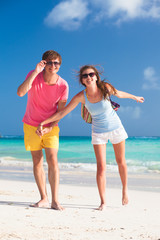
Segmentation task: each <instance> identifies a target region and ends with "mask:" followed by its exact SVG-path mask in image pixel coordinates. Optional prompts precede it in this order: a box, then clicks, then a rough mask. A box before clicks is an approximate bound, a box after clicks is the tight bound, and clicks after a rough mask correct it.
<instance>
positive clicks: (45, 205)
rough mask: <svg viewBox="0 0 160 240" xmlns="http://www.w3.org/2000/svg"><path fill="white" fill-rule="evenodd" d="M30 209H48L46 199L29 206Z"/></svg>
mask: <svg viewBox="0 0 160 240" xmlns="http://www.w3.org/2000/svg"><path fill="white" fill-rule="evenodd" d="M30 207H37V208H49V202H48V200H47V199H42V200H40V201H39V202H37V203H34V204H31V205H30Z"/></svg>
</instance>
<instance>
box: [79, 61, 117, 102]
mask: <svg viewBox="0 0 160 240" xmlns="http://www.w3.org/2000/svg"><path fill="white" fill-rule="evenodd" d="M89 68H90V69H92V70H93V71H94V72H95V74H96V76H97V82H96V83H97V87H98V88H99V89H100V91H101V93H102V96H103V97H104V99H109V97H110V95H111V93H110V92H109V90H108V88H107V86H106V82H105V80H103V81H102V80H101V78H100V74H102V73H101V72H100V71H98V70H97V68H96V67H94V66H93V65H84V66H82V67H81V68H80V70H79V75H78V76H79V82H80V83H81V84H82V85H84V86H85V87H86V85H85V84H84V83H83V82H82V75H83V72H84V71H85V70H87V69H89ZM107 84H108V85H109V86H110V87H111V90H112V92H113V93H116V89H115V88H114V87H113V86H112V85H111V84H110V83H108V82H107Z"/></svg>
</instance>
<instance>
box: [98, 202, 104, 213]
mask: <svg viewBox="0 0 160 240" xmlns="http://www.w3.org/2000/svg"><path fill="white" fill-rule="evenodd" d="M105 209H106V204H105V203H102V204H101V205H100V206H99V207H98V208H97V210H99V211H103V210H105Z"/></svg>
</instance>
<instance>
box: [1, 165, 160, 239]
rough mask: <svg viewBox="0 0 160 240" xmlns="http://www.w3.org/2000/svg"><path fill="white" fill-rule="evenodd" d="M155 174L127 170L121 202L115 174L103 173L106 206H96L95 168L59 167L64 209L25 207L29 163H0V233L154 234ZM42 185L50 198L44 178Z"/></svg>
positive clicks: (157, 218)
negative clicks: (126, 186) (125, 193)
mask: <svg viewBox="0 0 160 240" xmlns="http://www.w3.org/2000/svg"><path fill="white" fill-rule="evenodd" d="M159 180H160V176H159V175H158V174H157V175H156V174H135V173H134V174H130V175H129V198H130V202H129V205H128V206H125V207H124V206H122V205H121V185H120V181H119V176H118V174H117V173H108V174H107V181H108V182H107V208H106V210H105V211H103V212H100V211H97V210H96V207H97V206H98V205H99V196H98V191H97V187H96V182H95V172H86V171H85V172H83V171H77V170H61V173H60V189H59V199H60V203H61V204H62V205H63V206H64V207H65V211H63V212H59V211H55V210H51V209H35V208H31V207H29V204H30V203H34V202H36V201H37V200H38V199H39V194H38V191H37V187H36V184H35V182H34V178H33V175H32V169H31V168H30V167H29V168H28V167H16V166H15V167H13V166H12V167H8V166H0V186H1V187H0V216H1V217H0V239H4V240H8V239H27V240H29V239H31V240H32V239H33V240H34V239H39V240H41V239H42V240H51V239H53V240H61V239H64V240H101V239H102V240H103V239H109V240H110V239H111V240H112V239H113V240H121V239H127V240H129V239H134V240H141V239H144V240H148V239H150V240H151V239H152V240H158V239H160V207H159V205H160V191H159V187H160V186H159V185H160V181H159ZM47 189H48V195H49V199H50V188H49V185H48V184H47ZM133 189H134V190H133ZM144 190H145V191H144Z"/></svg>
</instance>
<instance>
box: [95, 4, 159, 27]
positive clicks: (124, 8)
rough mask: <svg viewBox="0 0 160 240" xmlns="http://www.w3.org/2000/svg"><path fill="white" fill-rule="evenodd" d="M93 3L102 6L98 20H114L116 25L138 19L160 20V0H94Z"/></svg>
mask: <svg viewBox="0 0 160 240" xmlns="http://www.w3.org/2000/svg"><path fill="white" fill-rule="evenodd" d="M93 3H94V4H95V5H96V6H97V7H98V6H100V7H99V9H100V15H99V16H98V17H97V16H96V19H98V20H102V19H104V18H108V19H112V18H114V21H115V22H116V23H121V22H124V21H128V20H133V19H137V18H143V19H144V18H153V19H157V18H160V1H159V0H129V1H126V0H93ZM115 19H116V20H115Z"/></svg>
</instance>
